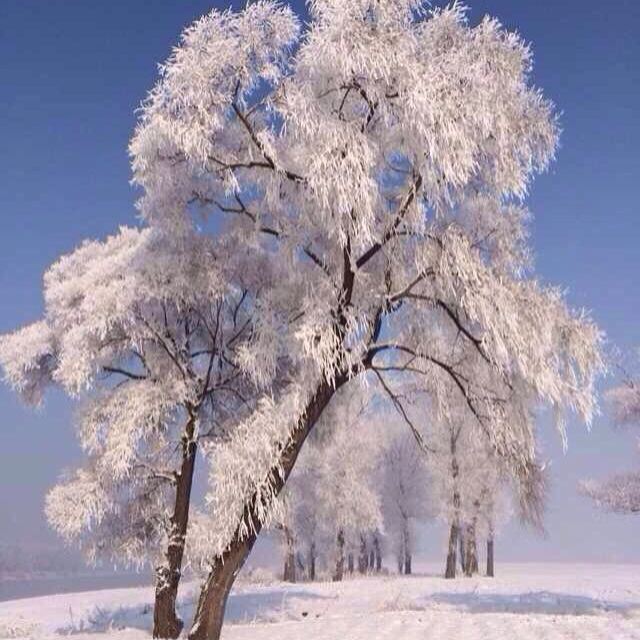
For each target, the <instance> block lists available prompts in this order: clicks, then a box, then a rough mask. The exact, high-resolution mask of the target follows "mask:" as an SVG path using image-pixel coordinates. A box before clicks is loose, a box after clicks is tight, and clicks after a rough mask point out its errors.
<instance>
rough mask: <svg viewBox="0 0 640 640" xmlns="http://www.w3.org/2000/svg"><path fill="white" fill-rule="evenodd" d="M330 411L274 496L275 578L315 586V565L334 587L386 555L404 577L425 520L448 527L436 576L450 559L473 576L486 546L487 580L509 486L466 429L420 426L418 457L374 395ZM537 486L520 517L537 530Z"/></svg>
mask: <svg viewBox="0 0 640 640" xmlns="http://www.w3.org/2000/svg"><path fill="white" fill-rule="evenodd" d="M387 404H388V403H387ZM338 407H339V410H333V411H328V412H327V413H326V414H325V418H324V419H323V421H322V423H321V424H319V425H318V429H317V431H316V432H315V434H314V436H313V437H312V438H310V441H309V442H308V443H307V445H306V448H305V450H304V452H303V453H302V454H301V456H300V460H299V461H298V465H297V467H296V470H295V471H294V473H293V474H292V476H291V478H290V479H289V481H288V483H287V486H286V488H285V490H284V492H283V494H282V495H281V498H280V500H281V501H282V502H283V503H284V504H283V509H282V515H283V517H282V519H280V520H279V521H277V522H275V523H274V525H273V526H272V529H274V530H275V532H276V533H277V536H278V538H279V541H280V544H281V548H282V552H283V559H284V562H283V564H284V569H283V572H282V575H283V577H284V579H285V580H287V581H290V582H296V581H297V580H300V579H308V580H315V579H316V577H317V575H318V563H319V561H322V562H323V563H324V569H325V573H324V575H327V576H329V577H331V578H332V579H333V580H338V581H339V580H342V578H343V576H344V574H345V572H348V573H349V574H352V573H354V572H355V571H357V572H358V573H360V574H365V573H369V572H376V573H377V572H380V571H381V569H382V559H383V555H385V554H386V555H391V556H392V557H393V558H394V564H395V565H396V566H397V569H398V572H399V573H404V574H410V573H411V572H412V555H413V552H414V548H415V542H416V541H415V535H416V534H415V530H416V525H418V524H419V523H425V522H428V521H433V520H438V521H440V522H443V523H445V524H446V525H447V529H448V544H447V547H446V549H447V551H446V564H445V569H444V575H445V577H447V578H454V577H455V576H456V566H457V563H458V559H459V562H460V570H461V571H462V572H463V573H464V575H466V576H472V575H474V574H475V573H477V572H478V540H485V541H486V561H487V563H486V574H487V575H488V576H493V575H494V546H495V541H494V539H495V534H496V530H497V528H498V527H499V526H500V525H502V524H503V523H504V521H505V519H506V518H507V517H508V515H509V514H510V513H511V511H512V505H511V504H510V502H511V500H510V499H512V497H513V495H512V494H513V487H514V482H513V478H510V477H509V476H508V473H507V471H506V470H505V469H504V467H502V466H501V465H500V461H499V460H497V459H496V457H495V454H493V452H492V451H491V449H490V448H489V447H488V446H487V443H486V442H485V441H484V440H483V439H482V438H477V436H475V434H474V433H473V430H472V429H471V428H470V426H471V425H469V424H466V425H465V423H464V422H463V421H458V422H449V421H442V422H441V423H430V424H428V426H426V427H425V428H424V432H425V436H424V438H423V439H421V444H422V446H423V447H424V446H426V447H427V450H426V451H425V450H423V449H422V448H421V447H420V446H419V444H418V442H416V439H415V437H414V435H413V434H412V433H411V432H410V431H408V430H406V429H405V428H404V425H403V424H402V423H401V422H399V421H398V417H397V416H396V415H394V414H393V413H392V412H391V411H390V408H389V407H388V406H386V405H385V402H384V397H382V396H380V395H379V393H378V395H375V396H373V398H371V396H370V394H368V395H366V396H365V395H364V394H363V392H362V391H360V392H356V393H353V394H352V395H351V397H350V398H349V401H348V402H344V403H343V404H341V405H338ZM421 411H422V412H423V413H424V417H426V416H427V415H428V413H427V412H426V411H425V407H421ZM463 415H464V414H461V415H460V419H461V420H463ZM424 417H423V421H424ZM427 434H428V435H427ZM427 442H428V445H427V444H426V443H427ZM537 480H538V484H537V485H536V486H533V487H531V491H530V495H529V496H528V498H527V500H528V501H529V503H530V504H529V505H528V506H530V507H531V509H530V510H529V511H528V512H526V513H529V514H531V513H532V512H533V511H534V510H535V512H536V515H537V518H538V519H537V520H536V521H535V522H534V521H533V520H532V518H531V516H529V523H530V524H535V525H537V526H539V527H541V526H542V519H541V518H542V508H543V505H544V499H545V489H546V482H545V478H544V472H543V470H542V469H541V468H540V469H539V471H538V474H537ZM534 501H535V504H533V502H534ZM526 513H522V514H521V515H523V516H524V517H525V518H526V517H527V515H526Z"/></svg>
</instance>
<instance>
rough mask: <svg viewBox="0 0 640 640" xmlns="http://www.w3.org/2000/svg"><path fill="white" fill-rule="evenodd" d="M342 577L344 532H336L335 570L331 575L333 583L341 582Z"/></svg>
mask: <svg viewBox="0 0 640 640" xmlns="http://www.w3.org/2000/svg"><path fill="white" fill-rule="evenodd" d="M343 577H344V531H343V530H342V529H340V531H338V537H337V539H336V570H335V571H334V573H333V581H334V582H341V581H342V578H343Z"/></svg>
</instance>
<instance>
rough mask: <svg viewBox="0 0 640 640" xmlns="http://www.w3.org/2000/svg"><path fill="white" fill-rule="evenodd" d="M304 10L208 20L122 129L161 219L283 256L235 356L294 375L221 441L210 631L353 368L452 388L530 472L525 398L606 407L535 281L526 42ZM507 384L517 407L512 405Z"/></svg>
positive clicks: (377, 7) (534, 158)
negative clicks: (302, 21) (207, 225)
mask: <svg viewBox="0 0 640 640" xmlns="http://www.w3.org/2000/svg"><path fill="white" fill-rule="evenodd" d="M309 8H310V22H309V24H308V28H307V29H306V30H305V31H304V33H303V34H302V35H301V32H300V26H299V21H298V19H297V17H296V16H295V15H294V14H293V13H292V11H291V10H290V9H289V8H288V7H286V6H283V5H280V4H278V3H274V2H269V1H260V2H255V3H252V4H250V5H249V6H248V7H247V8H246V10H245V11H243V12H240V13H232V12H219V11H212V12H211V13H210V14H208V15H206V16H204V17H203V18H201V19H200V20H198V21H197V22H195V23H194V24H193V25H192V26H190V27H189V28H188V29H187V30H186V31H185V32H184V34H183V37H182V40H181V42H180V44H179V46H178V47H176V49H175V50H174V51H173V53H172V55H171V57H170V58H169V59H168V61H167V62H166V64H165V65H164V66H163V67H162V69H161V77H160V79H159V81H158V83H157V85H156V86H155V88H154V89H153V90H152V91H151V93H150V94H149V97H148V99H147V100H146V101H145V103H144V106H143V109H142V113H141V117H140V122H139V125H138V127H137V130H136V132H135V135H134V137H133V139H132V141H131V145H130V152H131V156H132V164H133V172H134V180H135V182H136V184H137V185H138V186H139V187H140V188H141V189H142V190H143V195H142V197H141V199H140V203H139V206H140V211H141V213H142V215H143V217H144V218H145V219H146V220H147V221H148V223H149V224H151V225H153V226H158V227H161V228H168V229H170V230H172V231H173V232H174V233H175V232H178V231H180V230H182V229H185V228H189V227H191V226H192V225H193V224H194V217H193V216H194V215H195V214H196V213H199V214H205V215H206V214H209V215H212V216H216V217H218V218H220V219H221V220H222V224H224V225H225V229H226V233H227V234H230V236H231V237H233V238H234V239H235V240H236V242H237V243H238V246H243V245H249V246H251V245H252V246H256V247H262V248H263V249H264V250H265V251H268V252H270V257H271V261H272V262H273V263H274V264H276V265H279V266H282V269H278V271H282V272H285V271H287V272H288V275H287V277H285V278H282V279H279V280H277V281H270V282H265V292H264V295H263V297H262V302H261V305H260V308H259V309H257V310H256V311H257V312H258V315H257V318H258V321H257V326H256V330H255V332H254V336H253V340H252V343H251V345H249V346H248V348H247V349H246V352H245V354H244V364H245V366H247V368H248V370H251V371H252V372H253V375H254V376H255V377H256V378H257V379H258V380H260V381H261V382H263V383H268V381H269V380H270V379H272V378H273V375H274V371H273V366H272V365H273V363H274V362H275V361H277V357H278V355H279V354H281V353H286V354H287V357H289V358H290V360H291V363H292V366H293V367H294V368H296V375H295V377H294V378H292V381H291V383H290V384H289V385H288V386H286V388H284V389H282V390H281V392H280V393H278V394H276V395H274V396H269V397H265V398H264V400H263V401H262V402H260V404H259V407H258V410H257V411H256V412H255V413H254V414H252V415H251V416H250V417H249V418H248V419H247V420H246V421H243V422H241V423H240V424H239V425H238V427H237V428H236V429H235V430H234V432H233V434H232V436H231V437H230V439H229V440H228V441H227V442H225V443H223V444H220V445H219V447H217V450H216V459H217V460H218V463H217V464H216V467H215V470H214V473H213V478H212V488H211V494H210V499H209V506H210V508H211V509H212V512H213V513H214V514H215V522H216V525H217V526H216V527H215V531H213V532H212V534H211V542H212V547H211V556H210V572H209V575H208V577H207V579H206V581H205V582H204V584H203V588H202V592H201V595H200V599H199V602H198V606H197V611H196V617H195V621H194V624H193V627H192V629H191V632H190V637H192V638H218V637H219V634H220V629H221V625H222V620H223V615H224V607H225V603H226V599H227V596H228V593H229V591H230V589H231V586H232V584H233V581H234V579H235V576H236V574H237V572H238V570H239V568H240V567H241V566H242V564H243V562H244V561H245V559H246V557H247V555H248V554H249V553H250V551H251V548H252V547H253V544H254V542H255V540H256V537H257V535H258V533H259V532H260V530H261V528H262V527H263V525H264V524H265V522H267V521H268V518H269V515H270V513H271V511H272V506H273V504H274V498H275V497H276V496H277V495H278V494H279V493H280V491H281V490H282V488H283V485H284V483H285V482H286V479H287V477H288V476H289V474H290V472H291V470H292V469H293V467H294V465H295V462H296V459H297V456H298V454H299V452H300V449H301V447H302V446H303V444H304V442H305V439H306V438H307V436H308V434H309V432H310V431H311V430H312V429H313V428H314V426H315V424H316V423H317V421H318V419H319V418H320V416H321V415H322V413H323V411H324V410H325V408H326V407H327V405H328V404H329V403H330V402H331V400H332V398H333V397H334V395H335V394H336V391H337V390H338V389H340V388H341V387H343V386H345V385H347V384H348V383H349V381H350V380H351V379H352V378H354V377H355V376H358V375H360V374H361V373H362V372H364V371H366V370H376V369H378V373H379V374H380V375H381V376H383V377H385V376H386V379H387V383H388V384H389V385H391V384H392V383H393V380H392V379H391V376H389V375H388V373H387V372H386V371H381V369H383V368H386V369H388V368H389V367H396V368H400V369H402V370H403V372H404V373H406V374H413V375H416V376H420V377H421V378H422V385H423V386H424V387H426V388H427V389H437V387H438V386H439V385H441V384H442V383H443V381H444V380H446V381H448V382H451V383H453V384H454V385H455V386H456V387H457V389H458V391H459V398H458V402H459V403H462V404H464V405H465V406H466V407H467V409H468V411H469V412H471V414H472V415H473V416H474V417H475V419H476V428H478V429H482V430H483V431H484V432H485V433H486V435H487V436H488V438H489V439H490V442H491V446H492V447H493V448H494V449H495V451H496V454H497V455H499V456H500V457H502V458H503V459H504V460H506V461H507V462H506V463H507V464H508V465H510V467H511V468H512V470H513V473H514V474H515V475H516V476H518V477H519V478H520V480H521V481H522V482H523V483H526V478H527V476H528V475H529V474H530V473H531V472H532V469H533V468H534V456H535V446H534V444H535V443H534V434H533V430H532V427H531V423H530V421H529V420H528V419H525V416H524V414H525V412H526V411H528V408H529V402H530V400H531V399H532V398H534V399H535V400H536V401H539V402H543V403H546V404H549V405H553V406H554V407H555V408H557V409H558V415H559V416H561V415H562V411H563V409H565V408H570V409H572V410H574V411H575V412H576V413H577V414H578V415H579V416H580V417H582V418H583V419H585V420H587V421H589V420H590V419H591V415H592V413H593V410H594V391H593V382H594V377H595V376H596V374H597V373H598V372H599V370H600V368H601V361H600V355H599V342H600V334H599V332H598V330H597V328H596V327H595V326H594V325H593V324H592V323H591V322H590V321H589V319H588V318H587V317H585V316H584V315H582V314H580V313H574V312H572V311H571V310H569V309H568V308H567V306H566V304H565V302H564V301H563V299H562V296H561V294H560V293H559V292H558V291H557V290H555V289H552V288H548V287H545V286H542V285H540V284H539V283H537V282H536V281H535V279H533V277H532V275H531V269H530V266H531V265H530V261H529V255H528V254H529V252H528V247H527V232H526V219H527V217H528V214H527V211H526V210H525V209H524V207H523V206H522V202H521V201H522V199H523V198H524V196H525V195H526V193H527V189H528V186H529V183H530V181H531V179H532V178H533V176H534V175H535V174H536V173H538V172H540V171H542V170H544V169H545V168H546V166H547V164H548V163H549V161H550V160H551V159H552V158H553V155H554V152H555V149H556V144H557V135H558V128H557V124H556V119H555V115H554V113H553V108H552V105H551V104H550V103H549V102H548V101H547V100H546V99H545V98H544V97H543V96H542V95H541V93H540V91H538V90H537V89H535V88H533V87H531V85H530V82H529V72H530V69H531V53H530V50H529V48H528V46H527V45H526V44H524V43H523V42H522V40H521V39H520V38H519V37H518V36H517V35H515V34H513V33H509V32H507V31H506V30H505V29H504V28H503V27H502V26H501V25H500V24H499V23H498V22H497V21H495V20H493V19H490V18H485V19H483V20H482V21H481V22H480V23H479V24H477V25H474V26H472V25H470V24H468V22H467V19H466V16H465V11H464V9H463V8H462V7H461V6H460V5H453V6H451V7H449V8H447V9H443V10H439V9H437V10H433V11H429V10H427V7H426V3H423V2H419V1H417V0H375V1H374V0H353V1H352V2H343V1H342V0H314V1H313V2H311V3H310V5H309ZM478 370H480V371H482V375H480V376H476V375H475V373H476V372H477V371H478ZM469 371H473V372H474V377H470V376H469V375H468V372H469ZM488 390H490V391H488ZM506 398H508V399H509V400H510V402H511V404H512V406H515V407H520V412H521V413H522V414H523V419H522V420H515V421H514V420H512V419H511V418H512V417H513V416H512V412H510V414H509V419H508V420H507V419H505V414H504V412H503V406H504V401H505V399H506ZM520 398H523V399H524V400H522V402H520V400H519V399H520ZM559 424H560V428H562V424H561V422H560V423H559Z"/></svg>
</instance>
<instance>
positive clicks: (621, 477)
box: [580, 371, 640, 513]
mask: <svg viewBox="0 0 640 640" xmlns="http://www.w3.org/2000/svg"><path fill="white" fill-rule="evenodd" d="M607 400H608V401H609V405H610V407H611V410H612V414H613V418H614V421H615V423H616V424H617V425H619V426H630V427H638V426H640V380H639V379H638V378H637V377H634V376H632V375H630V374H629V373H627V372H624V371H623V376H622V380H621V381H620V382H619V384H618V385H617V386H615V387H613V388H612V389H611V390H610V391H609V392H608V393H607ZM580 490H581V492H582V493H583V494H584V495H586V496H588V497H590V498H591V499H593V501H594V502H595V503H596V504H597V505H598V506H599V507H602V508H603V509H607V510H609V511H613V512H614V513H640V472H638V471H627V472H625V473H618V474H615V475H613V476H611V477H609V478H607V479H606V480H603V481H596V480H587V481H585V482H583V483H582V484H581V486H580Z"/></svg>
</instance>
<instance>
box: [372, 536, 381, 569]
mask: <svg viewBox="0 0 640 640" xmlns="http://www.w3.org/2000/svg"><path fill="white" fill-rule="evenodd" d="M373 552H374V555H375V560H376V573H380V571H382V552H381V550H380V538H379V537H378V536H377V535H375V536H374V538H373Z"/></svg>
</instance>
